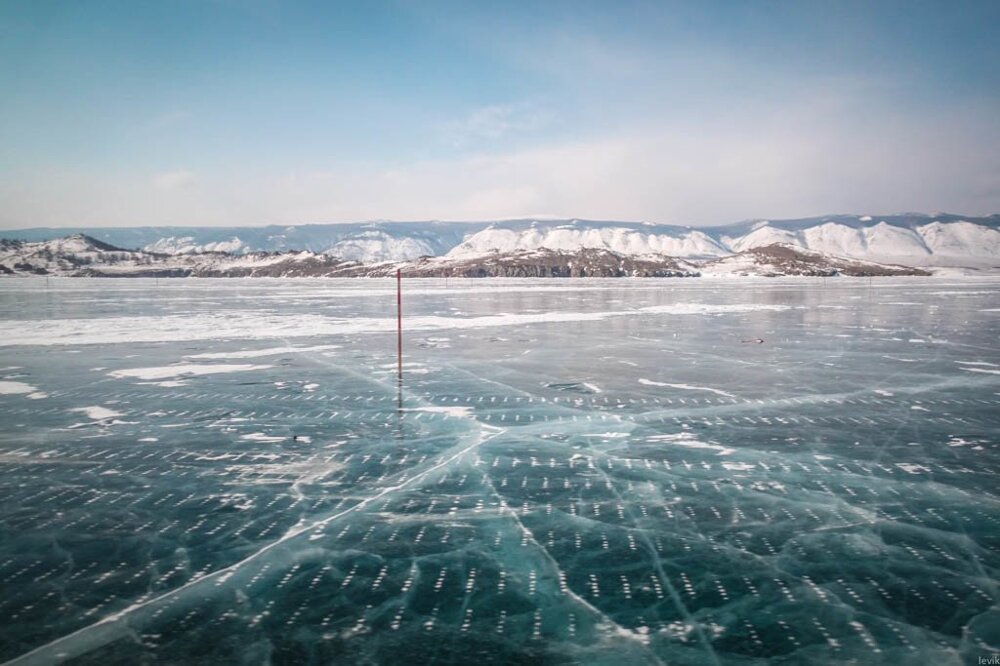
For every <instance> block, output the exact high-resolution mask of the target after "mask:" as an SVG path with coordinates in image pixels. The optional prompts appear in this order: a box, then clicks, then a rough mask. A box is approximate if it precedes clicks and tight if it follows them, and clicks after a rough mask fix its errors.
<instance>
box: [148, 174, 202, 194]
mask: <svg viewBox="0 0 1000 666" xmlns="http://www.w3.org/2000/svg"><path fill="white" fill-rule="evenodd" d="M196 180H197V176H195V174H194V172H191V171H188V170H186V169H177V170H174V171H161V172H160V173H155V174H153V177H152V178H151V179H150V182H151V183H152V185H153V187H154V188H156V189H157V190H160V191H162V192H172V191H176V190H181V189H185V188H189V187H192V186H193V185H194V184H195V181H196Z"/></svg>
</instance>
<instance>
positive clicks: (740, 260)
mask: <svg viewBox="0 0 1000 666" xmlns="http://www.w3.org/2000/svg"><path fill="white" fill-rule="evenodd" d="M701 273H702V275H706V276H711V277H716V276H727V277H737V276H757V277H776V276H785V275H806V276H814V277H833V276H835V275H846V276H848V277H875V276H878V277H889V276H898V275H930V273H929V272H928V271H926V270H923V269H920V268H913V267H910V266H900V265H897V264H883V263H878V262H874V261H864V260H861V259H849V258H847V257H842V256H837V255H833V254H828V253H825V252H817V251H815V250H806V249H803V248H801V247H797V246H794V245H787V244H784V243H774V244H772V245H765V246H762V247H752V248H750V249H747V250H743V251H742V252H739V253H737V254H731V255H729V256H728V257H722V258H721V259H714V260H712V261H708V262H705V263H704V264H702V266H701Z"/></svg>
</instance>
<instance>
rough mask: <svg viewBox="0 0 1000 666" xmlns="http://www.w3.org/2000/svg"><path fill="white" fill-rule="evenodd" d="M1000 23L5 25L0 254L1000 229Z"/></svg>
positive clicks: (676, 20)
mask: <svg viewBox="0 0 1000 666" xmlns="http://www.w3.org/2000/svg"><path fill="white" fill-rule="evenodd" d="M998 26H1000V3H998V2H921V1H918V0H911V1H906V2H878V1H869V2H830V1H826V2H804V1H799V2H717V3H713V2H685V3H672V2H655V3H654V2H638V3H632V2H614V3H611V2H593V3H589V2H545V3H540V2H532V3H500V2H496V3H492V2H491V3H473V2H461V3H459V2H455V3H449V2H440V3H439V2H427V1H421V2H398V3H397V2H386V3H379V2H344V3H335V2H315V3H311V2H291V1H289V2H277V1H274V2H272V1H254V0H246V1H242V0H241V1H237V0H213V1H208V0H205V1H200V2H186V1H157V2H145V1H141V0H129V1H121V2H117V1H99V0H93V1H89V2H78V1H74V2H49V1H46V0H29V1H24V2H21V1H11V0H7V1H5V2H2V3H0V63H2V64H0V226H2V227H5V228H14V227H27V226H69V225H133V224H185V225H190V224H195V225H223V224H267V223H304V222H338V221H356V220H364V219H411V220H412V219H435V218H436V219H493V218H503V217H520V216H530V215H555V216H572V217H589V218H603V219H630V220H649V221H655V222H666V223H677V224H692V225H699V224H711V223H722V222H731V221H735V220H739V219H745V218H757V217H772V218H779V217H795V216H805V215H814V214H822V213H831V212H858V213H880V212H885V213H887V212H893V211H902V210H923V211H927V212H932V211H937V210H950V211H956V212H961V213H967V214H970V215H974V214H985V213H993V212H998V211H1000V123H998V122H997V120H996V119H997V118H1000V103H998V102H1000V46H998V44H1000V27H998Z"/></svg>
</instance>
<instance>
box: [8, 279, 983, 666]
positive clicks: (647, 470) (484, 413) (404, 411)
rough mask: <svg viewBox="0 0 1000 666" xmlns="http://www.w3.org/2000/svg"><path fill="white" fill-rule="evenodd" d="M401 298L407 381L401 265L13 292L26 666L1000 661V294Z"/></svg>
mask: <svg viewBox="0 0 1000 666" xmlns="http://www.w3.org/2000/svg"><path fill="white" fill-rule="evenodd" d="M404 311H405V313H406V327H407V331H406V337H405V367H404V381H403V385H402V391H401V393H400V392H399V391H398V387H397V382H396V375H395V368H396V365H395V363H396V359H395V334H394V329H395V293H394V284H393V283H392V282H390V281H380V280H361V279H358V280H345V281H329V280H327V281H323V280H315V281H293V280H273V281H272V280H264V279H257V280H218V281H217V280H161V281H159V283H158V284H157V283H156V282H154V281H152V280H135V279H133V280H83V279H66V280H52V281H51V284H49V285H46V282H45V280H44V279H41V280H35V279H18V280H15V279H8V280H2V281H0V368H2V370H0V419H2V424H3V426H2V429H0V470H2V472H0V491H2V492H0V498H2V499H0V502H2V504H0V627H2V631H0V661H7V660H13V663H16V664H22V663H23V664H49V663H53V662H56V661H60V660H64V659H74V660H75V661H74V663H99V664H135V663H149V662H157V661H158V662H169V663H184V664H219V663H240V662H242V663H250V664H260V663H267V662H269V661H270V662H271V663H275V664H292V663H295V664H298V663H314V664H321V663H322V664H325V663H337V664H360V663H364V664H372V663H376V664H401V663H434V664H462V663H473V662H478V663H497V664H516V663H524V664H528V663H532V664H535V663H588V664H616V665H620V664H626V663H651V664H655V663H669V664H730V663H751V662H761V661H764V660H769V661H770V662H772V663H777V664H800V663H805V662H810V663H844V662H848V661H850V660H852V659H855V660H857V661H858V662H859V663H886V664H898V663H914V664H916V663H935V664H949V663H956V664H958V663H963V662H964V663H976V660H977V659H978V658H979V657H988V656H989V655H990V654H991V653H993V651H995V650H997V649H998V648H997V646H998V645H1000V611H998V609H997V608H998V607H997V602H998V598H1000V596H998V585H997V579H998V571H1000V497H998V494H997V493H998V489H1000V483H998V478H1000V477H998V472H1000V448H998V443H1000V339H998V336H1000V281H998V280H996V279H989V278H977V279H973V278H963V279H948V280H946V279H941V278H938V279H885V280H875V281H874V282H873V283H869V281H867V280H848V279H836V280H829V281H824V280H820V279H816V280H807V279H795V280H747V281H736V280H720V281H713V280H707V279H698V280H648V281H647V280H572V281H557V280H542V281H518V280H501V281H485V280H484V281H460V280H450V281H447V282H446V281H444V280H429V281H420V280H412V281H408V282H406V283H405V285H404ZM758 339H760V340H763V342H758V341H757V340H758Z"/></svg>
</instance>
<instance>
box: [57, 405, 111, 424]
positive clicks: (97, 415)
mask: <svg viewBox="0 0 1000 666" xmlns="http://www.w3.org/2000/svg"><path fill="white" fill-rule="evenodd" d="M69 411H71V412H81V413H83V414H86V415H87V418H89V419H93V420H95V421H104V420H105V419H113V418H115V417H116V416H121V415H122V413H121V412H116V411H115V410H113V409H108V408H107V407H101V406H98V405H94V406H92V407H75V408H73V409H71V410H69Z"/></svg>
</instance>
